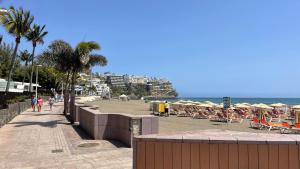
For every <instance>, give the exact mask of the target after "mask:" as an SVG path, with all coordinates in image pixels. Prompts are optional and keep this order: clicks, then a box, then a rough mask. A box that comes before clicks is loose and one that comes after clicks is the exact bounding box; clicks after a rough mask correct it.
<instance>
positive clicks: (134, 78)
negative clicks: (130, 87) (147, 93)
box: [129, 76, 148, 84]
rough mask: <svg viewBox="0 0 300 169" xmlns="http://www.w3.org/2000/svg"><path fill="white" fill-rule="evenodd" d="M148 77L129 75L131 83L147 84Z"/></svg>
mask: <svg viewBox="0 0 300 169" xmlns="http://www.w3.org/2000/svg"><path fill="white" fill-rule="evenodd" d="M147 82H148V78H147V77H145V76H129V83H131V84H147Z"/></svg>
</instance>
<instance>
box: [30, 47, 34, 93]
mask: <svg viewBox="0 0 300 169" xmlns="http://www.w3.org/2000/svg"><path fill="white" fill-rule="evenodd" d="M34 52H35V45H33V48H32V54H31V72H30V84H29V92H32V78H33V71H34V66H33V60H34Z"/></svg>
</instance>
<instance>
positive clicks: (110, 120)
mask: <svg viewBox="0 0 300 169" xmlns="http://www.w3.org/2000/svg"><path fill="white" fill-rule="evenodd" d="M79 124H80V126H81V127H82V128H83V129H84V130H85V131H86V132H87V133H88V134H89V135H91V136H92V137H93V138H94V139H111V140H119V141H121V142H123V143H124V144H126V145H127V146H129V147H131V146H132V140H133V136H137V135H142V134H157V133H158V117H155V116H151V115H143V116H134V115H130V114H123V113H101V112H99V110H97V109H95V108H93V107H79Z"/></svg>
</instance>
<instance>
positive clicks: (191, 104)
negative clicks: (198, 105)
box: [184, 103, 195, 106]
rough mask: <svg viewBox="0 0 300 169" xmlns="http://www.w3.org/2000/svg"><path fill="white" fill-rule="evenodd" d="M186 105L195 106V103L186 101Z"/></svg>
mask: <svg viewBox="0 0 300 169" xmlns="http://www.w3.org/2000/svg"><path fill="white" fill-rule="evenodd" d="M184 105H185V106H195V105H194V104H193V103H186V104H184Z"/></svg>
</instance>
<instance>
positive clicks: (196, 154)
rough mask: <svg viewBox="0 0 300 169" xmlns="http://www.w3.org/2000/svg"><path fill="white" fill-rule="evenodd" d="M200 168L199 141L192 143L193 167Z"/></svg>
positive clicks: (193, 168) (192, 168)
mask: <svg viewBox="0 0 300 169" xmlns="http://www.w3.org/2000/svg"><path fill="white" fill-rule="evenodd" d="M199 168H200V145H199V144H198V143H192V144H191V169H199Z"/></svg>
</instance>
